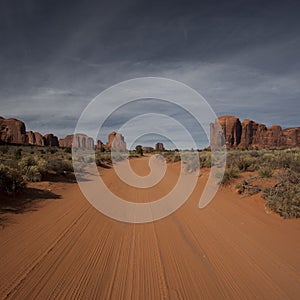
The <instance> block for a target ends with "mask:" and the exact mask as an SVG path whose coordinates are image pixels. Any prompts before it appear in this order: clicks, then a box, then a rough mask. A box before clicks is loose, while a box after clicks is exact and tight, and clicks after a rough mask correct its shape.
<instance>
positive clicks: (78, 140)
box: [59, 133, 94, 150]
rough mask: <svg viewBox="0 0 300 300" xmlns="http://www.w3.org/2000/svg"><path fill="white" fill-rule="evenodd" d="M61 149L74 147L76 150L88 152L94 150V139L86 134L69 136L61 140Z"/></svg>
mask: <svg viewBox="0 0 300 300" xmlns="http://www.w3.org/2000/svg"><path fill="white" fill-rule="evenodd" d="M59 146H60V147H68V148H71V147H74V148H84V149H88V150H93V149H94V139H93V138H91V137H89V136H87V135H86V134H82V133H77V134H75V135H74V134H70V135H67V136H66V137H65V138H63V139H59Z"/></svg>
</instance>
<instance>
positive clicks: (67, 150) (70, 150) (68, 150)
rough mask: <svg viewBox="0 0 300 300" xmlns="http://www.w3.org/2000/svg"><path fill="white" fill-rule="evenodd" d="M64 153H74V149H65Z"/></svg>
mask: <svg viewBox="0 0 300 300" xmlns="http://www.w3.org/2000/svg"><path fill="white" fill-rule="evenodd" d="M64 152H65V153H72V148H70V147H66V148H64Z"/></svg>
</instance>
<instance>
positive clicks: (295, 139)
mask: <svg viewBox="0 0 300 300" xmlns="http://www.w3.org/2000/svg"><path fill="white" fill-rule="evenodd" d="M283 136H284V141H285V144H286V145H287V147H297V146H300V127H296V128H288V129H284V130H283Z"/></svg>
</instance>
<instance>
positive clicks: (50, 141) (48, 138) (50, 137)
mask: <svg viewBox="0 0 300 300" xmlns="http://www.w3.org/2000/svg"><path fill="white" fill-rule="evenodd" d="M43 138H44V142H45V146H48V147H59V144H58V138H57V136H55V135H54V134H53V133H48V134H45V135H44V137H43Z"/></svg>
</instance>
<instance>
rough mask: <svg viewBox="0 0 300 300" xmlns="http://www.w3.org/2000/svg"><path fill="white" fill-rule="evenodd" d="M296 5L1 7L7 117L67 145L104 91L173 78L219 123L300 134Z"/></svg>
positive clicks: (31, 2) (48, 3) (0, 82)
mask: <svg viewBox="0 0 300 300" xmlns="http://www.w3.org/2000/svg"><path fill="white" fill-rule="evenodd" d="M298 3H299V2H298V1H178V0H175V1H174V0H173V1H141V0H136V1H71V0H70V1H65V0H64V1H62V0H60V1H58V0H57V1H56V0H43V1H40V0H39V1H38V0H27V1H20V0H19V1H18V0H10V1H8V0H2V1H0V44H1V48H0V68H1V72H0V103H1V110H0V115H4V116H14V117H18V118H20V119H23V120H25V121H26V123H27V124H28V125H29V128H30V129H34V130H41V131H44V130H46V129H47V128H46V127H47V126H48V128H49V130H50V129H51V130H52V131H54V132H55V133H56V134H58V135H64V134H67V133H70V132H72V131H73V129H74V126H75V124H76V120H77V118H78V117H79V115H80V113H81V111H82V110H83V109H84V107H85V106H86V105H87V104H88V103H89V102H90V101H91V100H92V99H93V98H94V97H95V96H96V95H97V94H98V93H99V92H101V91H102V90H103V89H105V88H107V87H109V86H111V85H112V84H116V83H118V82H120V81H122V80H126V79H130V78H134V77H139V76H165V77H169V78H172V79H176V80H179V81H182V82H184V83H186V84H188V85H190V86H191V87H193V88H195V89H196V90H197V91H199V92H200V93H201V94H202V95H203V96H205V98H206V99H207V100H208V102H209V103H210V104H211V105H212V107H213V108H214V109H215V111H216V112H217V114H223V113H226V114H236V115H238V116H240V117H241V118H252V119H256V120H257V121H260V122H265V123H267V125H271V124H272V123H280V124H282V125H283V126H285V127H288V126H296V125H299V117H298V115H297V113H296V112H298V111H300V101H299V96H300V88H299V79H300V71H299V67H300V66H299V59H298V53H299V52H300V38H299V36H300V34H299V33H300V32H299V31H300V29H299V28H300V21H299V17H298V16H299V13H300V9H299V4H298ZM99 114H101V112H99ZM119 121H120V119H119ZM116 122H118V120H116ZM47 124H48V125H47ZM116 125H117V123H116Z"/></svg>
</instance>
